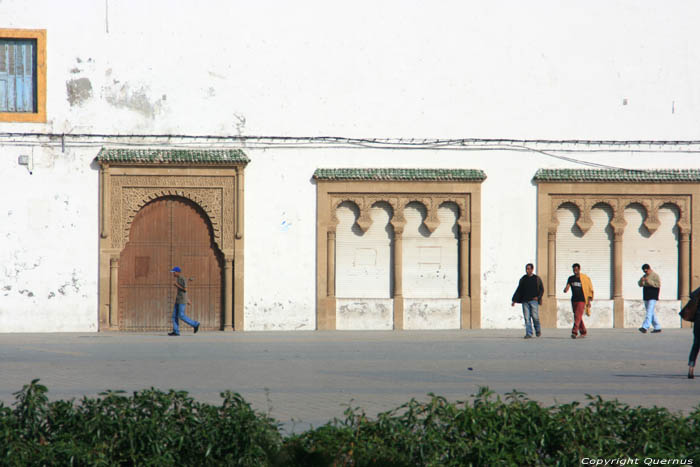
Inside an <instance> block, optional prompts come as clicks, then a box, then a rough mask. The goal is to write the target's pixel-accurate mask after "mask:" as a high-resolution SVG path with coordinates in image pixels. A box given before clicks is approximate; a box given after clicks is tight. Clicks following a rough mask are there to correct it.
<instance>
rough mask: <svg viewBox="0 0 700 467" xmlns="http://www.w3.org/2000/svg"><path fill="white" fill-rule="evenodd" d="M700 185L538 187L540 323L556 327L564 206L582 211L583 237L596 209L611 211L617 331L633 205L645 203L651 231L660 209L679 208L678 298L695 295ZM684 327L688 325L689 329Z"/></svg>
mask: <svg viewBox="0 0 700 467" xmlns="http://www.w3.org/2000/svg"><path fill="white" fill-rule="evenodd" d="M699 197H700V184H690V183H640V182H636V183H630V182H620V183H602V182H595V183H593V182H539V183H538V185H537V262H538V264H539V265H540V266H539V268H538V270H539V274H540V276H541V277H542V280H543V281H544V283H545V290H546V293H545V297H544V302H543V306H542V307H541V309H540V310H541V311H540V321H541V323H542V325H543V326H545V327H552V328H553V327H556V325H557V304H556V290H555V288H556V284H555V282H556V279H555V278H556V232H557V225H558V220H557V216H556V212H557V209H558V208H559V207H560V206H561V205H563V204H565V203H570V204H573V205H575V206H576V207H577V208H578V210H579V213H580V215H579V218H578V220H577V221H576V224H577V225H578V227H579V228H580V229H581V231H583V232H584V233H585V232H587V231H588V229H590V228H591V226H592V222H591V219H590V212H591V209H592V208H593V206H595V205H597V204H605V205H607V206H609V207H610V208H611V209H612V212H613V218H612V219H611V221H610V224H611V226H612V228H613V231H614V241H613V303H614V305H613V326H614V327H616V328H617V327H623V326H624V322H625V315H624V313H625V310H624V299H623V296H622V239H623V232H624V229H625V227H626V225H627V222H626V221H625V219H624V211H625V208H627V207H628V206H629V205H631V204H640V205H642V206H643V207H644V209H645V210H646V212H647V218H646V219H645V221H644V225H645V227H647V229H648V230H649V231H650V232H654V231H656V229H658V227H659V225H660V223H659V220H658V211H659V208H660V207H661V206H662V205H664V204H672V205H675V206H676V207H677V208H678V211H679V219H678V222H677V226H678V229H679V242H678V243H679V245H678V248H679V276H678V285H679V290H680V293H679V297H678V298H679V299H680V300H681V301H686V300H687V299H688V295H689V294H690V290H692V289H694V288H695V287H697V286H698V285H699V284H700V236H699V235H695V236H693V235H692V232H693V231H696V232H698V231H700V230H698V229H700V203H697V202H695V203H693V199H696V200H697V199H700V198H699ZM684 326H685V324H684Z"/></svg>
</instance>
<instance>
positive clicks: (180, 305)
mask: <svg viewBox="0 0 700 467" xmlns="http://www.w3.org/2000/svg"><path fill="white" fill-rule="evenodd" d="M170 272H172V273H173V277H175V284H174V285H175V288H176V289H177V296H176V297H175V306H174V307H173V332H169V333H168V335H169V336H179V335H180V326H179V323H178V318H182V320H183V321H184V322H185V323H187V324H189V325H190V326H192V327H193V328H194V333H195V334H197V331H199V323H198V322H197V321H192V320H191V319H190V318H188V317H187V315H186V314H185V307H186V306H187V304H190V305H191V304H192V302H191V301H189V300H188V299H187V281H186V280H185V278H184V277H182V276H181V275H180V273H181V272H182V269H180V267H179V266H175V267H174V268H172V269H171V270H170Z"/></svg>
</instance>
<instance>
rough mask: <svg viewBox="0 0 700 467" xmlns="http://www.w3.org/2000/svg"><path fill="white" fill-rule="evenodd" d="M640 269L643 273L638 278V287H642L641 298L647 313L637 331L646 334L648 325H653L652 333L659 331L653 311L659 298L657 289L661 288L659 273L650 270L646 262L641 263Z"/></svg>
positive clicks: (659, 325)
mask: <svg viewBox="0 0 700 467" xmlns="http://www.w3.org/2000/svg"><path fill="white" fill-rule="evenodd" d="M642 271H644V275H643V276H642V277H641V278H640V279H639V282H637V283H638V284H639V286H640V287H642V298H643V299H644V308H646V311H647V314H646V316H645V317H644V322H643V323H642V327H641V328H639V332H641V333H642V334H646V333H647V331H648V330H649V327H650V326H654V330H653V331H651V332H652V333H659V332H661V323H659V320H658V319H657V317H656V313H654V311H655V308H656V302H657V301H658V300H659V290H661V279H660V278H659V275H658V274H657V273H656V272H654V271H652V269H651V266H649V265H648V264H643V265H642Z"/></svg>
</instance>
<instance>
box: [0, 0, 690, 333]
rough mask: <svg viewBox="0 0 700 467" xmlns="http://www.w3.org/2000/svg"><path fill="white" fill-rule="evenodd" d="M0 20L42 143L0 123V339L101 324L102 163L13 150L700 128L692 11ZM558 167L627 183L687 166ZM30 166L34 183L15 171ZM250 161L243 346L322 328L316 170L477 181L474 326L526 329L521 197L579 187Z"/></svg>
mask: <svg viewBox="0 0 700 467" xmlns="http://www.w3.org/2000/svg"><path fill="white" fill-rule="evenodd" d="M0 18H1V20H0V21H1V24H0V26H2V27H9V28H41V29H46V30H47V34H48V49H47V53H48V92H47V114H48V121H47V123H46V124H20V123H0V174H2V176H3V183H2V184H0V219H2V221H0V236H1V238H2V247H1V248H0V272H1V275H0V332H3V331H23V330H27V331H29V330H31V331H49V330H56V331H63V330H65V331H68V330H81V331H85V330H94V329H96V323H97V235H98V231H97V226H98V209H97V207H98V201H97V200H98V196H97V187H98V177H97V172H96V167H95V165H94V163H93V162H92V161H93V158H94V157H95V155H96V154H97V152H98V150H99V147H100V144H99V143H96V142H95V141H94V140H73V141H72V142H71V143H70V144H69V145H68V146H66V148H65V152H64V151H62V150H61V144H60V141H59V140H53V141H52V142H51V143H50V144H47V145H46V147H44V146H41V145H37V144H36V139H35V138H33V137H30V136H21V135H14V136H7V135H5V136H2V134H3V133H6V132H20V133H21V132H39V133H45V132H53V133H69V134H70V133H73V134H76V133H106V134H122V135H128V134H130V133H158V134H214V135H256V134H257V135H272V136H279V135H294V136H307V135H310V136H313V135H340V136H349V137H368V138H373V137H379V138H381V137H405V138H423V137H436V138H437V137H439V138H450V137H451V138H463V137H493V138H529V139H534V138H550V139H567V138H576V139H586V138H591V139H601V140H605V139H618V140H624V139H631V140H638V139H668V140H679V139H680V140H682V139H696V138H697V128H698V124H700V119H699V117H698V115H700V93H698V92H697V89H696V88H697V86H696V83H697V82H699V81H700V49H698V48H697V47H694V44H695V42H696V34H697V33H696V31H697V28H696V25H697V23H698V20H699V19H700V5H698V4H697V3H696V2H692V1H690V0H687V1H680V2H674V3H673V4H663V5H660V4H659V3H658V2H652V1H650V0H648V1H642V2H637V3H634V4H632V3H630V2H626V1H603V0H596V1H593V2H587V3H586V4H585V5H583V4H582V5H573V4H571V3H566V4H564V3H561V2H555V1H542V0H541V1H535V2H526V3H525V2H519V1H515V0H511V1H497V2H491V3H489V4H484V3H481V4H476V3H473V2H471V3H469V2H467V3H465V2H458V1H447V2H440V3H438V4H435V5H431V6H430V8H427V7H426V6H425V3H424V2H412V1H410V2H405V1H399V0H392V1H386V2H380V3H377V2H369V1H366V0H362V1H359V2H353V3H352V4H347V6H346V7H340V6H338V4H337V3H332V2H331V3H329V2H322V1H320V0H315V1H305V2H301V3H300V2H296V3H284V2H264V1H263V2H224V1H211V2H196V1H194V0H191V1H184V0H181V1H177V2H171V1H165V0H158V1H149V2H137V1H135V0H122V1H119V2H117V1H114V0H107V1H99V2H95V1H89V0H83V1H77V0H74V1H67V2H60V3H57V2H53V1H49V0H35V1H32V2H26V1H23V0H3V1H2V2H0ZM591 31H596V33H595V34H591V33H590V32H591ZM553 38H555V39H553ZM121 141H123V142H124V143H125V144H134V145H138V144H143V143H144V142H143V141H142V140H140V139H138V138H134V139H131V140H129V139H127V140H121ZM76 144H79V146H76ZM244 149H246V148H244ZM564 149H567V150H569V151H573V152H567V153H565V154H566V156H567V157H571V158H575V159H581V160H585V161H588V162H595V163H599V164H606V165H612V166H620V167H634V168H654V167H667V168H682V167H690V168H695V167H696V165H697V164H696V162H695V161H696V155H694V154H682V153H673V152H669V153H667V154H659V153H647V152H637V153H635V152H634V151H633V150H634V149H635V148H634V147H630V148H629V149H630V152H609V153H605V152H586V147H585V145H584V146H574V145H569V146H565V147H564ZM578 150H580V151H578ZM672 150H673V147H671V151H672ZM32 151H33V155H34V160H35V165H36V167H35V170H34V172H33V174H32V175H31V176H30V175H29V174H28V172H27V171H26V169H25V168H24V167H21V166H18V165H17V156H18V155H20V154H22V155H27V154H32ZM246 152H247V153H248V154H249V156H250V157H251V159H252V162H251V164H250V165H249V167H248V168H247V169H246V198H245V205H246V219H245V222H246V232H245V234H246V247H245V248H246V251H245V256H246V263H245V281H246V282H245V284H246V285H245V306H246V309H245V318H246V328H247V329H289V330H293V329H314V328H315V290H314V287H315V216H316V192H315V185H314V184H313V183H312V181H311V175H312V174H313V171H314V169H316V168H318V167H443V168H459V167H464V168H477V169H483V170H484V171H485V172H486V173H487V176H488V179H487V180H486V181H485V182H484V184H483V186H482V200H483V201H482V206H483V207H484V208H485V209H483V215H482V239H483V240H482V251H481V263H482V278H481V279H482V296H481V303H482V310H483V311H482V326H483V327H485V328H500V327H520V326H522V317H521V313H520V310H519V309H517V308H511V307H510V303H509V302H510V297H511V295H512V293H513V290H514V289H515V286H516V285H517V280H518V278H519V277H520V276H521V275H522V274H523V267H524V264H525V263H527V262H533V263H534V262H535V257H536V207H535V206H536V186H535V185H534V184H533V183H532V181H531V177H532V175H534V173H535V171H536V169H537V168H542V167H549V168H553V167H580V166H579V165H576V164H573V163H570V162H565V161H562V160H559V159H556V158H553V157H551V156H548V155H546V154H543V153H538V152H534V151H523V150H518V149H517V148H511V149H510V150H504V149H503V148H500V149H499V150H487V149H478V150H469V151H467V150H464V151H437V150H435V151H428V150H424V151H400V150H372V149H339V148H329V147H322V148H318V149H313V148H300V149H281V148H270V149H266V150H256V149H250V148H248V149H246ZM271 188H273V189H271ZM536 266H537V265H536ZM30 294H31V296H30ZM52 294H53V295H52Z"/></svg>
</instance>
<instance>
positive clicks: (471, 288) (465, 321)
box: [316, 180, 481, 330]
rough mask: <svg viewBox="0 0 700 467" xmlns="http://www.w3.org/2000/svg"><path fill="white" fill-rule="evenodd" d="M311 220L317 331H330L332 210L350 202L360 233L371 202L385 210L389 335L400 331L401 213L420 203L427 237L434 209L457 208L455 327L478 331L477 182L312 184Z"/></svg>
mask: <svg viewBox="0 0 700 467" xmlns="http://www.w3.org/2000/svg"><path fill="white" fill-rule="evenodd" d="M316 192H317V204H316V206H317V216H316V260H317V262H316V323H317V328H318V329H319V330H334V329H336V323H335V321H336V298H335V234H336V232H335V229H336V226H337V224H338V219H337V217H336V214H335V213H336V208H337V207H338V205H339V204H341V203H342V202H344V201H351V202H353V203H354V204H356V205H357V206H358V208H359V209H360V217H359V218H358V220H357V223H358V225H359V227H360V228H361V229H362V230H363V231H365V230H367V229H368V228H369V226H370V225H371V223H372V220H371V218H370V217H369V210H370V208H371V207H372V205H374V204H375V203H377V202H380V201H383V202H387V203H389V204H390V205H391V207H392V209H393V212H394V213H393V216H392V218H391V220H390V223H391V224H392V226H393V228H394V294H393V299H394V329H397V330H399V329H403V290H402V274H401V272H402V262H403V261H402V235H403V229H404V226H405V224H406V220H405V218H404V216H403V209H404V207H405V206H406V204H408V203H410V202H412V201H418V202H420V203H422V204H423V205H424V206H425V207H426V209H427V211H428V215H427V218H426V219H425V221H424V224H425V225H426V227H427V228H428V230H430V231H431V232H432V231H433V230H435V228H436V227H437V226H438V225H439V220H438V218H437V209H438V207H439V206H440V205H441V204H443V203H445V202H453V203H455V204H456V205H457V206H458V208H459V211H460V212H459V217H458V219H457V224H458V226H459V230H460V238H459V246H460V249H459V251H460V262H459V263H460V270H459V277H460V279H459V282H460V287H459V298H460V305H461V307H460V308H461V318H460V327H461V328H462V329H477V328H480V327H481V300H480V298H481V287H480V280H479V277H480V274H481V182H456V181H410V182H407V181H345V180H318V181H317V187H316Z"/></svg>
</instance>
